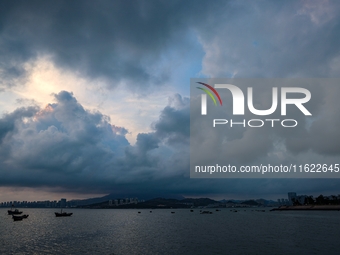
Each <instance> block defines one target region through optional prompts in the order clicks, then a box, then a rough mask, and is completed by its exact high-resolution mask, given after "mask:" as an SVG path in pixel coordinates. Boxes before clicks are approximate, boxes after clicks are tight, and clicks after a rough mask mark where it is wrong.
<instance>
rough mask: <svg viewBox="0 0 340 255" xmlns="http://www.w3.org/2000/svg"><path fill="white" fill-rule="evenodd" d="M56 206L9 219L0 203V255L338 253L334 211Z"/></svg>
mask: <svg viewBox="0 0 340 255" xmlns="http://www.w3.org/2000/svg"><path fill="white" fill-rule="evenodd" d="M54 211H55V209H24V213H25V214H29V217H28V219H24V220H23V221H18V222H14V221H13V220H12V219H11V216H8V215H7V209H0V254H15V255H17V254H25V255H26V254H299V255H300V254H339V253H338V252H339V251H338V238H339V237H340V212H337V211H329V212H315V211H314V212H308V211H307V212H269V211H268V210H267V211H266V212H256V211H252V210H251V209H246V210H244V209H242V210H240V211H238V212H237V213H235V212H231V211H230V210H229V209H222V210H221V211H219V212H216V211H215V210H211V211H213V214H199V210H194V212H190V210H187V209H181V210H174V209H172V210H167V209H164V210H161V209H159V210H152V213H150V210H127V209H126V210H114V209H113V210H109V209H108V210H90V209H72V210H71V209H69V210H67V211H70V212H71V211H72V212H73V213H74V214H73V215H72V216H71V217H61V218H57V217H55V216H54ZM138 211H141V213H140V214H138ZM171 211H175V212H176V213H174V214H172V213H171Z"/></svg>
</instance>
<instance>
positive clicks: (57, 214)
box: [54, 209, 73, 217]
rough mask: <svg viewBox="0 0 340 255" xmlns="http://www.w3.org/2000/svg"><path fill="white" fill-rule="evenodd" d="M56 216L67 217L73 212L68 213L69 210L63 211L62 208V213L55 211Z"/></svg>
mask: <svg viewBox="0 0 340 255" xmlns="http://www.w3.org/2000/svg"><path fill="white" fill-rule="evenodd" d="M54 214H55V217H67V216H71V215H72V214H73V213H67V212H63V209H61V211H60V213H58V212H55V213H54Z"/></svg>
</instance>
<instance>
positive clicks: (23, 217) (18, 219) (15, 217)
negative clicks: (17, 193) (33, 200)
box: [12, 214, 28, 221]
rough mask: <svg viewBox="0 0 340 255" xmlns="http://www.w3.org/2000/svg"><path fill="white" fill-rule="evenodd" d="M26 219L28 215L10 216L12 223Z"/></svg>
mask: <svg viewBox="0 0 340 255" xmlns="http://www.w3.org/2000/svg"><path fill="white" fill-rule="evenodd" d="M26 218H28V214H24V215H12V219H13V220H14V221H20V220H22V219H26Z"/></svg>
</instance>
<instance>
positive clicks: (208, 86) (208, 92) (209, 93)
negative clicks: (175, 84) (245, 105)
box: [197, 82, 222, 105]
mask: <svg viewBox="0 0 340 255" xmlns="http://www.w3.org/2000/svg"><path fill="white" fill-rule="evenodd" d="M197 83H199V84H201V85H203V86H206V87H207V88H209V89H210V90H211V91H212V92H213V93H214V94H215V95H216V97H217V99H218V101H219V102H220V105H222V100H221V97H220V95H219V94H218V92H217V91H216V89H214V88H213V87H212V86H210V85H209V84H206V83H203V82H197ZM197 88H198V89H200V90H203V91H204V92H205V93H207V95H209V96H210V98H211V99H212V100H213V102H214V104H215V105H217V103H216V99H215V97H214V95H213V94H212V93H211V92H210V91H209V90H208V89H205V88H200V87H197Z"/></svg>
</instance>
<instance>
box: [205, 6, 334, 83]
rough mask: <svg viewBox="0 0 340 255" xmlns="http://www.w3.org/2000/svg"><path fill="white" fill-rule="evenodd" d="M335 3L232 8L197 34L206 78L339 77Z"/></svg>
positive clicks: (227, 9) (229, 7)
mask: <svg viewBox="0 0 340 255" xmlns="http://www.w3.org/2000/svg"><path fill="white" fill-rule="evenodd" d="M339 8H340V5H339V3H338V2H336V1H313V0H312V1H285V2H277V1H275V2H273V1H252V2H251V3H249V2H242V1H239V2H236V1H233V2H232V4H230V5H229V6H228V8H226V9H225V15H223V16H220V17H219V18H218V19H212V20H209V22H210V24H209V28H210V29H206V30H200V32H201V33H200V36H201V39H202V42H203V44H204V45H205V49H206V52H207V54H206V56H205V59H204V63H203V71H204V73H206V74H207V75H209V76H212V77H225V76H227V77H230V76H232V75H234V76H235V77H251V78H254V77H278V78H285V77H330V76H335V77H339V67H340V66H339V61H338V59H339V54H340V36H339V33H338V32H337V31H339V28H340V18H339V15H338V13H339Z"/></svg>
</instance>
